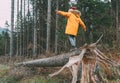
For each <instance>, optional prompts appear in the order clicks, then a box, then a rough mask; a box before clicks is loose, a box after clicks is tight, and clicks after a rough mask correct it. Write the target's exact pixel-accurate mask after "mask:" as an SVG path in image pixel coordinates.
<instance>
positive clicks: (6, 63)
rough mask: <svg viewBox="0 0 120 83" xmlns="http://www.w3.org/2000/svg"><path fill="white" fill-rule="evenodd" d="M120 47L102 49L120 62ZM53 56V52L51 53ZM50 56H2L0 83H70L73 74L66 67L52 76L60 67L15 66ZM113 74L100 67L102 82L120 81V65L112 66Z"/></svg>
mask: <svg viewBox="0 0 120 83" xmlns="http://www.w3.org/2000/svg"><path fill="white" fill-rule="evenodd" d="M119 50H120V49H115V48H110V49H106V48H102V49H101V51H102V52H103V53H104V54H105V55H106V56H107V57H109V58H111V59H113V60H115V61H117V62H120V51H119ZM50 56H52V54H50ZM45 57H49V55H40V56H38V57H19V56H14V57H12V58H11V59H10V58H9V57H8V56H1V57H0V83H70V81H71V78H72V76H71V74H70V71H69V70H68V69H65V70H64V71H62V73H60V74H59V75H57V76H55V77H53V78H50V77H48V74H50V73H51V72H55V71H56V70H58V69H59V68H60V67H22V66H21V67H14V63H18V62H22V61H28V60H33V59H38V58H45ZM110 70H111V76H109V75H107V74H106V73H105V71H104V70H102V69H100V73H101V75H102V76H103V79H102V80H103V82H101V83H120V78H119V77H120V67H117V68H114V67H112V68H110Z"/></svg>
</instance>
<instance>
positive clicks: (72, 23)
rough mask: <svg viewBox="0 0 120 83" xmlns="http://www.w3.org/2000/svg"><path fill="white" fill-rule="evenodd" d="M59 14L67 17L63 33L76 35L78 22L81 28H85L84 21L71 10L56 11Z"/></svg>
mask: <svg viewBox="0 0 120 83" xmlns="http://www.w3.org/2000/svg"><path fill="white" fill-rule="evenodd" d="M57 14H60V15H62V16H64V17H67V18H68V21H67V25H66V30H65V34H69V35H74V36H76V35H77V33H78V27H79V24H80V25H81V26H82V28H83V30H86V26H85V24H84V22H83V21H82V20H81V18H80V16H77V15H75V14H73V13H72V12H63V11H57Z"/></svg>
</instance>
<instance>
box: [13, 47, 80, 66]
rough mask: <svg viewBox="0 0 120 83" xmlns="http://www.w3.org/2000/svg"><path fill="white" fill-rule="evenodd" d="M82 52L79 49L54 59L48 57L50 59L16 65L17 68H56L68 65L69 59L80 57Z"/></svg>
mask: <svg viewBox="0 0 120 83" xmlns="http://www.w3.org/2000/svg"><path fill="white" fill-rule="evenodd" d="M80 53H81V51H80V49H77V50H75V51H72V52H68V53H64V54H60V55H57V56H53V57H48V58H43V59H36V60H31V61H26V62H20V63H17V64H15V65H16V66H28V67H32V66H35V67H56V66H63V65H64V64H66V63H67V62H68V60H69V57H71V56H73V55H78V54H80Z"/></svg>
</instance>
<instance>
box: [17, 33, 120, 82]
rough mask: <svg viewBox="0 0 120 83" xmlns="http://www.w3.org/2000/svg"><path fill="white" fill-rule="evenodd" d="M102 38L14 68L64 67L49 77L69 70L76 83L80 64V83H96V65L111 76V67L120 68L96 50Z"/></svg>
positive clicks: (97, 80) (118, 64) (18, 64)
mask: <svg viewBox="0 0 120 83" xmlns="http://www.w3.org/2000/svg"><path fill="white" fill-rule="evenodd" d="M102 36H103V35H102ZM102 36H101V37H100V38H99V39H98V40H97V41H96V42H95V43H92V44H90V45H88V44H85V45H83V46H82V47H80V49H77V50H75V51H72V52H68V53H65V54H60V55H57V56H54V57H49V58H43V59H37V60H32V61H26V62H21V63H17V64H16V66H21V65H23V66H29V67H31V66H38V67H57V66H63V65H64V66H63V67H62V68H61V69H60V70H59V71H56V72H55V73H53V74H50V75H49V76H50V77H53V76H55V75H58V74H59V73H60V72H62V70H64V69H65V68H69V69H70V71H71V74H72V76H73V78H72V83H76V81H77V72H78V69H77V68H78V66H79V65H78V64H79V63H82V74H81V78H80V80H81V83H91V82H92V83H97V82H99V81H100V80H99V79H98V76H97V74H95V70H96V66H97V65H99V66H101V67H102V68H103V69H105V71H106V72H107V74H108V75H110V74H111V73H110V67H111V66H120V63H117V62H115V61H114V60H112V59H110V58H108V57H107V56H105V55H104V53H102V52H101V51H100V50H99V49H97V44H98V42H99V41H100V40H101V38H102Z"/></svg>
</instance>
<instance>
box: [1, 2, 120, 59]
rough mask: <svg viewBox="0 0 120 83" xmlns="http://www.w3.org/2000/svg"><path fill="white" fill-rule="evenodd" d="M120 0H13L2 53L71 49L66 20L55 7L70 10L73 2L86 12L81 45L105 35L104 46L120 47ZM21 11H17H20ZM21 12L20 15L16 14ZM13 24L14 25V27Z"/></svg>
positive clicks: (26, 54) (83, 17)
mask: <svg viewBox="0 0 120 83" xmlns="http://www.w3.org/2000/svg"><path fill="white" fill-rule="evenodd" d="M119 3H120V0H111V1H109V0H104V1H102V0H78V1H77V4H75V3H73V2H71V3H70V2H69V0H11V23H10V24H9V23H7V22H6V24H5V25H6V27H8V28H9V27H10V28H11V30H10V33H8V32H7V31H4V32H2V34H0V56H10V57H11V58H12V57H14V56H25V57H26V56H27V57H28V56H40V55H42V54H44V53H62V52H67V51H69V49H70V48H71V47H70V44H69V41H68V39H67V36H66V35H65V34H64V30H65V26H66V21H67V19H65V18H64V17H62V16H59V15H56V14H55V10H63V11H68V9H69V8H70V6H71V5H73V6H76V7H77V9H78V10H80V11H81V13H82V16H81V18H82V20H83V21H84V22H85V24H86V26H87V31H86V32H84V31H83V30H82V29H81V28H79V33H78V36H77V47H80V46H82V45H83V44H85V43H88V44H90V43H93V42H95V41H96V40H97V39H98V38H99V37H100V36H101V35H102V34H103V35H104V36H103V38H102V41H101V42H100V44H102V47H106V48H111V49H120V11H119V9H120V4H119ZM16 13H17V14H16ZM15 15H17V16H15ZM10 25H11V26H10Z"/></svg>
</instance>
